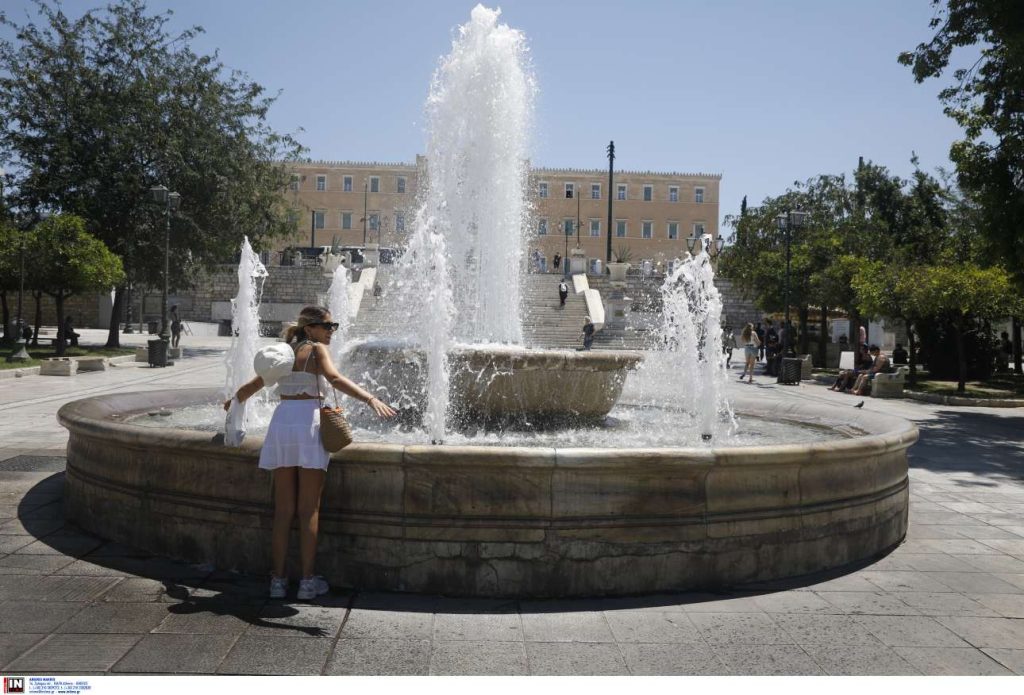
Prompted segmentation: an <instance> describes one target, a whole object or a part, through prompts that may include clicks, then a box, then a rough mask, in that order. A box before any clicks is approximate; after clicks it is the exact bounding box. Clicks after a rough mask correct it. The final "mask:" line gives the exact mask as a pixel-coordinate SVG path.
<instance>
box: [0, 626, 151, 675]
mask: <svg viewBox="0 0 1024 695" xmlns="http://www.w3.org/2000/svg"><path fill="white" fill-rule="evenodd" d="M140 639H142V635H97V634H79V635H63V634H58V635H50V636H49V637H48V638H46V639H45V640H43V641H42V642H40V643H39V644H38V645H37V646H36V647H34V648H33V649H31V650H30V651H28V652H27V653H25V654H23V655H21V656H20V657H18V658H17V659H15V660H14V661H12V662H11V663H10V664H8V665H7V666H6V667H5V668H7V669H10V670H11V671H45V672H46V673H58V672H63V673H84V672H86V671H106V670H108V669H109V668H110V667H111V666H113V665H114V664H115V663H116V662H117V661H118V660H119V659H120V658H121V657H122V656H124V655H125V654H126V653H128V650H130V649H131V648H132V647H133V646H135V644H136V642H138V641H139V640H140Z"/></svg>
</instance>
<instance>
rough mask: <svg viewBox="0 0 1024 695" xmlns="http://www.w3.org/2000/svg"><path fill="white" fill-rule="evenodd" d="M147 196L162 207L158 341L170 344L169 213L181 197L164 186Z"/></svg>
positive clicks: (175, 207) (154, 189)
mask: <svg viewBox="0 0 1024 695" xmlns="http://www.w3.org/2000/svg"><path fill="white" fill-rule="evenodd" d="M149 195H150V197H151V198H152V200H153V202H154V203H156V204H157V205H163V206H164V220H165V224H164V288H163V295H162V296H161V299H160V340H162V341H164V342H165V343H166V342H170V340H171V332H170V330H169V328H170V326H169V325H168V323H167V282H168V278H169V276H170V273H171V213H172V212H174V211H175V210H177V209H178V204H179V203H180V202H181V195H180V194H179V193H176V192H174V191H169V190H168V189H167V187H166V186H154V187H152V188H150V189H149Z"/></svg>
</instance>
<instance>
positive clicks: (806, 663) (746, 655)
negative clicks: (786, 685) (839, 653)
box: [714, 644, 824, 676]
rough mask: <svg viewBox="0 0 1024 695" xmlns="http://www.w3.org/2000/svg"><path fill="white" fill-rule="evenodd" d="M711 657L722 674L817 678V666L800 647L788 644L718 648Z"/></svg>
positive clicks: (820, 670) (818, 673)
mask: <svg viewBox="0 0 1024 695" xmlns="http://www.w3.org/2000/svg"><path fill="white" fill-rule="evenodd" d="M714 652H715V654H716V655H717V656H718V658H719V659H720V660H721V661H722V663H723V664H724V666H725V671H724V673H725V674H726V675H735V676H820V675H823V674H824V672H823V671H822V669H821V667H820V666H819V665H818V664H817V662H815V661H814V659H812V658H811V657H810V656H809V655H808V654H807V652H806V651H804V650H803V649H802V648H801V647H798V646H796V645H789V644H775V645H764V644H756V645H750V644H748V645H744V646H736V647H731V646H719V647H715V648H714Z"/></svg>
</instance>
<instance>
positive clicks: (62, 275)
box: [25, 215, 124, 355]
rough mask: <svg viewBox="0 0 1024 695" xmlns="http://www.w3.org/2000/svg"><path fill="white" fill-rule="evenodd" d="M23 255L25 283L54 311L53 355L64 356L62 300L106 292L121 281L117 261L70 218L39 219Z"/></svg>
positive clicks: (80, 223) (82, 223) (82, 225)
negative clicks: (47, 300) (44, 296)
mask: <svg viewBox="0 0 1024 695" xmlns="http://www.w3.org/2000/svg"><path fill="white" fill-rule="evenodd" d="M25 256H26V258H28V259H31V263H30V264H28V267H30V268H31V271H30V273H29V275H28V278H27V280H26V282H28V283H30V284H31V286H32V287H33V288H34V289H36V290H39V291H42V292H44V293H46V294H48V295H50V296H51V297H53V301H54V305H55V306H56V309H57V354H58V355H61V354H63V353H64V300H66V299H67V298H68V297H70V296H72V295H74V294H80V293H82V292H98V291H102V290H109V289H110V288H111V287H114V286H115V285H117V284H118V283H120V282H121V281H122V280H124V269H123V268H122V265H121V259H120V258H118V257H117V256H115V255H114V254H113V253H111V251H110V249H108V248H107V247H106V246H105V245H104V244H103V242H102V241H100V240H99V239H97V238H96V237H94V236H92V235H91V234H89V233H88V232H86V231H85V221H84V220H82V219H81V218H80V217H76V216H74V215H57V216H55V217H50V218H48V219H45V220H43V221H42V222H40V223H39V224H37V225H36V226H35V228H33V229H32V231H31V232H30V233H29V234H28V237H27V239H26V246H25Z"/></svg>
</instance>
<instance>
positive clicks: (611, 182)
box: [604, 140, 615, 264]
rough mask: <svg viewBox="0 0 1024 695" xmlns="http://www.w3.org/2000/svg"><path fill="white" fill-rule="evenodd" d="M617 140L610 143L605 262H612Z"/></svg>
mask: <svg viewBox="0 0 1024 695" xmlns="http://www.w3.org/2000/svg"><path fill="white" fill-rule="evenodd" d="M614 166H615V141H614V140H612V141H611V142H609V143H608V248H607V251H606V255H605V259H604V262H605V263H606V264H608V263H611V262H612V196H613V195H614V189H613V188H612V187H613V186H614V181H615V173H614Z"/></svg>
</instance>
